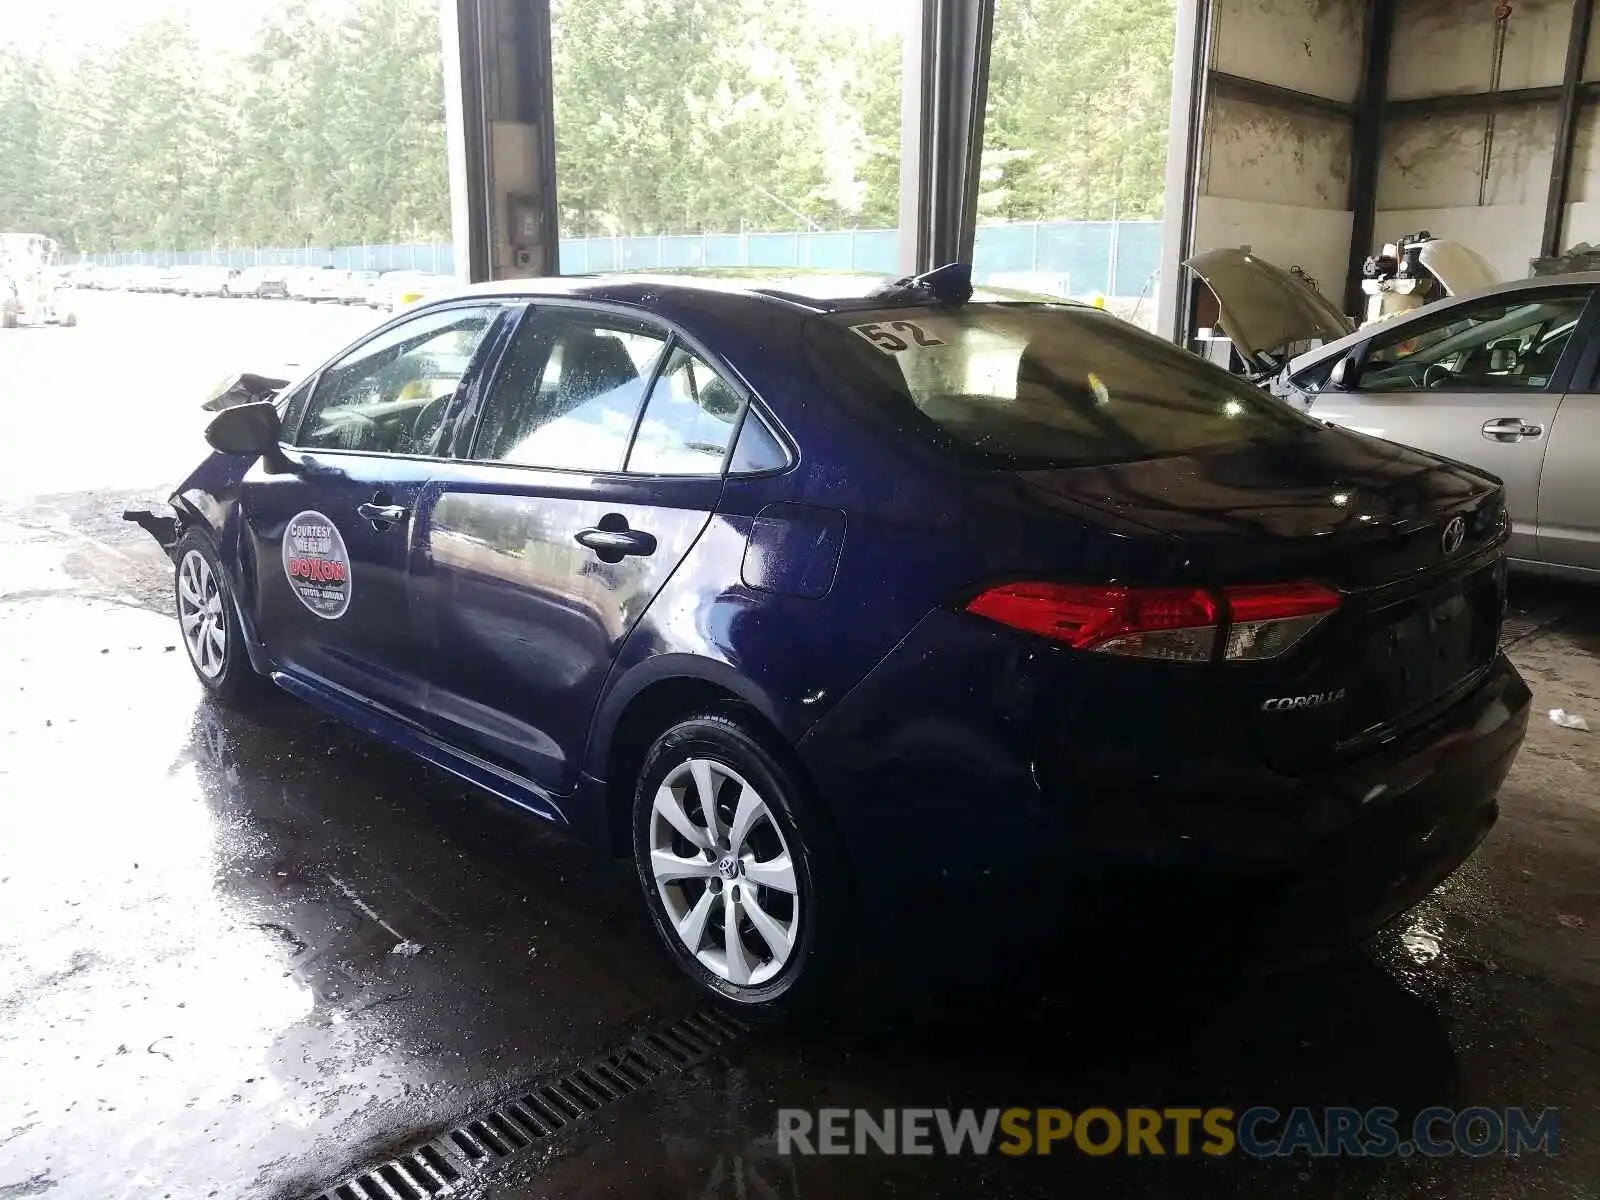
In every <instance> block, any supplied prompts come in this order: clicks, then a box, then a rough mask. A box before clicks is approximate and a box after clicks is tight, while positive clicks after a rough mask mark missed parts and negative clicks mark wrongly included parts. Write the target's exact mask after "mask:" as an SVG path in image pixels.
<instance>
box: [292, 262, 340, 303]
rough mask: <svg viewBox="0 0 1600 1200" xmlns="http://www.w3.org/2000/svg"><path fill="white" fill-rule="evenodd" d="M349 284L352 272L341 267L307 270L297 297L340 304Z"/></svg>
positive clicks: (313, 301) (316, 301)
mask: <svg viewBox="0 0 1600 1200" xmlns="http://www.w3.org/2000/svg"><path fill="white" fill-rule="evenodd" d="M349 284H350V272H349V271H346V270H344V269H343V268H341V267H324V268H322V269H320V270H316V271H307V272H306V274H305V281H304V285H303V287H302V289H301V291H300V294H299V295H298V297H297V299H301V300H309V301H310V302H311V303H313V304H321V303H331V304H338V303H340V302H341V301H342V300H343V297H344V292H345V289H346V288H347V287H348V286H349Z"/></svg>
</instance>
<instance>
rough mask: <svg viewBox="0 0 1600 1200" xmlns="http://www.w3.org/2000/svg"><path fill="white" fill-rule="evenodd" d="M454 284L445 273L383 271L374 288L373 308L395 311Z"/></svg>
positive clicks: (436, 293) (447, 288) (445, 289)
mask: <svg viewBox="0 0 1600 1200" xmlns="http://www.w3.org/2000/svg"><path fill="white" fill-rule="evenodd" d="M454 286H455V280H453V279H451V278H450V277H449V276H447V275H434V274H432V273H431V272H428V271H409V270H407V271H385V272H384V273H383V275H382V276H381V277H380V278H379V280H378V283H377V285H376V287H375V289H374V296H375V298H376V303H374V304H373V305H372V307H374V308H380V309H383V310H384V311H386V312H395V311H396V310H398V309H401V308H404V307H406V306H407V305H408V304H415V303H417V302H418V301H419V300H422V299H423V298H425V297H427V296H435V295H438V294H439V293H441V292H444V291H447V290H449V289H450V288H452V287H454Z"/></svg>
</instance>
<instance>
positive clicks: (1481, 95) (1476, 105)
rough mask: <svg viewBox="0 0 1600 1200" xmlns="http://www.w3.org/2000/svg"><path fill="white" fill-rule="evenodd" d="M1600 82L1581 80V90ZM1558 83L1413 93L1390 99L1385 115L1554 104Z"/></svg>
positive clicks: (1558, 93)
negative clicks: (1550, 85) (1438, 93)
mask: <svg viewBox="0 0 1600 1200" xmlns="http://www.w3.org/2000/svg"><path fill="white" fill-rule="evenodd" d="M1597 88H1600V85H1597V84H1592V83H1590V84H1582V85H1580V86H1579V88H1578V91H1579V92H1580V94H1593V93H1594V92H1595V91H1596V90H1597ZM1563 91H1564V89H1563V88H1560V87H1530V88H1502V89H1501V90H1500V91H1497V92H1456V93H1453V94H1450V95H1444V96H1415V97H1412V98H1410V99H1407V100H1390V101H1388V102H1387V103H1385V104H1384V106H1383V115H1384V118H1385V119H1386V120H1387V119H1390V118H1397V117H1428V116H1432V115H1433V114H1434V113H1451V112H1466V111H1472V110H1474V109H1486V108H1510V107H1513V106H1516V105H1525V104H1554V103H1557V102H1559V101H1560V99H1561V97H1562V94H1563Z"/></svg>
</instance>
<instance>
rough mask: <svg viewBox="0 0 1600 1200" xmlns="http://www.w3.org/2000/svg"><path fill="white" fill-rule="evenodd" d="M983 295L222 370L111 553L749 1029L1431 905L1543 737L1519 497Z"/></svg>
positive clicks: (721, 308) (749, 284)
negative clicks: (554, 867) (191, 456)
mask: <svg viewBox="0 0 1600 1200" xmlns="http://www.w3.org/2000/svg"><path fill="white" fill-rule="evenodd" d="M968 278H969V276H968V273H967V272H966V271H965V269H964V268H961V267H952V268H945V269H942V270H941V271H938V272H933V273H931V274H930V275H928V276H923V277H919V278H917V279H913V280H901V281H899V282H897V283H886V282H885V281H881V280H868V281H866V282H865V283H863V282H859V281H857V280H854V279H848V278H847V279H843V280H840V279H821V278H817V279H809V278H806V277H793V278H787V279H778V278H774V279H770V280H765V281H756V280H751V279H748V278H746V279H741V280H738V281H729V280H725V279H724V280H719V279H715V278H709V277H699V276H694V275H689V276H675V277H659V278H587V279H565V280H537V281H535V280H526V281H512V282H505V283H500V284H495V285H486V286H481V287H478V288H475V289H472V290H470V291H468V292H466V293H464V294H460V295H457V296H454V297H452V298H448V299H439V300H436V301H432V302H429V303H426V304H422V305H419V306H417V307H415V308H412V309H409V310H407V311H405V312H403V313H401V314H400V315H397V316H396V317H395V318H394V319H393V320H391V321H389V322H388V323H387V324H386V325H384V326H382V327H381V328H379V329H378V330H376V331H375V332H373V333H371V334H369V335H368V336H366V337H365V338H363V339H362V340H361V341H360V342H358V343H357V344H355V345H354V346H352V347H351V348H349V349H348V350H346V351H345V352H343V353H341V354H340V355H339V356H337V357H336V358H334V359H333V360H332V361H331V362H328V363H327V364H325V365H323V366H322V367H320V368H318V369H317V370H316V371H315V372H314V373H313V374H312V375H311V376H310V377H309V378H307V379H305V380H303V381H301V382H299V383H298V384H295V385H294V386H288V385H286V384H280V383H278V382H277V381H269V380H261V379H258V378H254V377H246V378H245V379H244V380H243V381H241V383H240V384H239V385H238V386H237V387H236V388H234V389H233V391H232V392H230V394H229V395H228V396H226V397H224V398H223V400H222V401H221V403H223V404H225V405H228V406H227V407H224V409H223V411H222V412H220V413H219V414H218V416H217V417H216V418H215V419H214V420H213V423H212V425H211V427H210V429H209V430H208V433H207V438H208V440H209V441H210V443H211V445H212V446H213V447H214V448H215V450H216V452H215V453H214V454H212V455H211V456H210V457H209V458H208V459H207V460H206V461H205V462H203V463H202V464H201V465H200V467H199V468H198V469H197V470H196V471H195V472H194V474H193V475H191V476H190V477H189V478H188V479H187V480H186V481H185V482H184V483H183V484H182V485H181V487H180V488H179V489H178V490H177V492H176V493H175V494H174V495H173V497H172V500H171V503H172V506H173V508H174V510H175V515H173V516H163V517H156V516H154V515H152V514H140V515H138V519H141V520H142V521H143V522H144V523H146V524H147V526H148V527H150V528H152V530H153V531H155V532H156V533H157V535H158V536H159V537H160V538H161V540H162V541H163V542H164V544H166V545H167V547H168V549H169V551H170V552H171V554H172V557H173V560H174V562H175V564H176V568H177V569H176V598H177V607H178V616H179V621H180V623H181V625H182V631H183V638H184V644H185V645H186V646H187V648H188V651H189V657H190V659H191V661H192V663H193V665H194V669H195V671H196V673H197V674H198V675H199V677H200V680H201V682H202V683H203V684H204V685H205V687H206V688H207V689H209V690H210V691H211V692H212V693H214V694H216V695H217V696H218V697H219V698H221V699H223V700H229V701H232V700H236V699H242V698H244V697H245V695H246V694H247V693H248V692H250V691H252V690H254V689H257V688H259V687H261V686H262V685H263V684H264V682H265V681H267V680H270V681H271V682H272V683H273V684H276V685H277V686H278V687H280V688H282V689H284V690H286V691H288V692H291V693H293V694H294V695H296V696H299V697H302V698H303V699H305V700H307V701H309V702H310V703H312V704H314V705H316V706H318V707H319V708H322V709H325V710H327V711H328V712H331V713H334V714H337V715H338V716H340V717H342V718H344V719H346V720H348V721H349V722H350V723H352V724H354V725H357V726H359V727H361V728H363V729H365V730H368V731H370V732H372V733H374V734H376V735H378V736H379V737H382V738H385V739H387V740H389V741H391V742H393V743H395V744H396V745H398V746H401V747H403V748H404V749H406V750H408V751H410V752H412V753H414V754H416V755H418V756H420V757H422V758H424V759H427V760H428V761H430V762H432V763H435V764H437V765H439V766H441V767H443V768H445V769H447V770H449V771H452V772H454V773H455V774H457V775H459V776H461V777H463V778H465V779H468V780H470V781H472V782H474V783H476V784H478V785H480V786H482V787H484V788H486V789H488V790H489V791H491V792H494V793H496V794H498V795H500V796H502V797H504V798H506V799H507V800H510V801H512V802H514V803H516V804H518V805H521V806H523V807H524V808H526V809H528V810H530V811H532V812H534V813H537V814H538V815H540V816H543V817H545V818H547V819H548V820H550V821H552V822H555V823H556V824H558V825H562V826H567V827H569V828H570V829H572V830H573V831H574V832H576V833H577V834H579V835H580V836H582V837H583V838H585V839H587V840H589V841H590V842H592V843H594V844H595V845H597V846H599V847H603V848H605V849H606V850H609V851H615V852H619V853H631V855H632V856H633V858H634V860H635V862H636V864H637V868H638V874H639V879H640V883H641V885H642V889H643V893H644V896H645V899H646V902H647V904H648V906H649V910H650V912H651V914H652V916H653V918H654V921H655V924H656V927H657V929H658V930H659V932H660V934H661V938H662V941H663V942H664V943H665V944H666V946H667V948H668V950H669V951H670V952H671V953H672V954H673V956H674V957H675V958H676V959H677V961H678V962H679V963H680V965H681V966H682V967H683V969H684V970H685V971H686V972H687V973H688V974H689V975H690V976H691V977H692V978H693V979H694V980H695V981H696V982H697V983H698V984H700V985H701V986H702V987H703V988H704V989H706V990H707V991H708V992H710V993H712V994H714V995H715V996H717V997H720V998H722V999H723V1000H725V1001H728V1002H733V1003H736V1004H738V1005H740V1006H743V1007H744V1009H745V1010H746V1011H749V1012H752V1013H762V1014H771V1015H781V1014H784V1013H787V1012H789V1011H792V1010H793V1009H795V1008H797V1007H798V1006H800V1005H803V1004H806V1003H808V1002H810V1001H812V1000H814V999H815V998H817V996H818V995H819V993H820V992H821V991H822V990H823V989H824V987H825V985H826V984H827V983H828V981H829V980H831V979H833V978H835V977H836V976H837V974H838V972H839V971H840V970H841V969H842V968H843V967H844V966H845V964H846V963H847V962H849V961H850V959H851V957H852V952H853V951H854V952H855V953H856V954H857V955H858V956H859V954H860V952H861V951H862V950H863V948H864V947H865V948H866V949H867V950H868V953H870V954H873V955H878V954H880V953H881V951H880V950H878V949H873V948H872V947H873V942H872V941H871V940H870V937H869V933H868V931H870V930H871V929H872V928H873V927H874V926H875V925H876V924H878V923H880V922H882V923H885V924H886V925H887V926H888V927H890V928H892V927H893V926H894V922H896V921H900V922H903V923H902V925H901V926H900V928H902V929H908V928H919V929H920V930H921V931H922V932H923V933H931V934H932V935H933V936H932V938H931V941H932V942H933V943H934V944H935V946H937V943H938V940H939V935H940V933H941V931H942V930H944V929H945V928H946V926H945V925H944V924H943V923H942V922H943V918H942V917H941V916H940V915H938V914H940V913H941V912H952V913H954V912H962V913H967V914H969V915H970V914H973V913H979V914H981V913H984V912H988V913H992V914H993V921H994V922H995V924H997V925H998V924H1002V923H1008V922H1010V921H1011V919H1012V918H1013V917H1020V916H1024V915H1038V914H1040V913H1043V912H1045V911H1047V910H1048V911H1050V912H1052V913H1059V914H1061V915H1062V917H1063V918H1064V919H1066V920H1067V921H1068V922H1069V923H1070V922H1071V921H1072V919H1073V918H1075V917H1077V916H1087V915H1089V914H1091V913H1092V914H1094V915H1095V916H1096V918H1097V919H1106V918H1107V917H1108V916H1109V919H1111V920H1113V921H1117V920H1122V919H1124V918H1123V917H1120V916H1117V915H1116V914H1119V913H1126V914H1127V916H1126V918H1125V919H1126V920H1127V921H1128V922H1130V924H1129V925H1128V926H1127V927H1126V928H1128V929H1130V930H1131V929H1133V928H1135V927H1136V926H1137V924H1138V922H1139V921H1140V920H1142V919H1144V918H1147V917H1149V916H1150V915H1151V913H1152V912H1154V914H1155V916H1156V919H1157V921H1158V922H1162V923H1164V924H1165V926H1166V928H1167V931H1168V932H1172V930H1173V928H1174V926H1173V922H1177V923H1178V926H1181V927H1184V928H1188V927H1189V926H1188V925H1187V924H1186V922H1187V921H1189V920H1191V918H1189V917H1187V916H1186V915H1185V909H1184V907H1183V906H1185V905H1189V904H1193V903H1194V899H1193V898H1194V897H1195V896H1197V895H1199V894H1201V890H1202V889H1204V894H1205V895H1206V896H1207V897H1209V899H1208V901H1207V903H1208V904H1209V905H1210V906H1211V907H1209V908H1208V909H1207V910H1206V920H1205V922H1204V923H1203V927H1202V926H1200V925H1195V926H1194V927H1193V928H1191V929H1190V935H1191V936H1190V937H1189V939H1188V940H1190V941H1194V940H1195V939H1197V938H1199V939H1204V938H1208V937H1209V938H1212V939H1214V941H1215V944H1216V945H1217V947H1218V949H1219V950H1220V949H1222V948H1224V947H1227V948H1230V949H1232V948H1237V947H1243V946H1247V945H1248V946H1256V947H1262V948H1264V949H1266V950H1269V951H1270V950H1271V949H1272V948H1273V947H1279V948H1284V949H1293V950H1298V949H1300V948H1301V943H1302V942H1303V941H1304V939H1305V938H1306V936H1307V933H1308V931H1310V932H1312V933H1314V934H1316V935H1317V939H1318V940H1319V941H1327V942H1329V943H1333V942H1337V941H1341V940H1346V939H1349V938H1354V937H1359V936H1362V935H1364V934H1365V933H1367V932H1369V931H1371V930H1372V929H1373V928H1375V927H1377V926H1378V925H1379V924H1380V923H1382V922H1383V921H1385V920H1387V919H1389V918H1391V917H1393V916H1394V915H1396V914H1397V913H1399V912H1402V911H1404V910H1405V909H1407V908H1409V907H1410V906H1411V905H1413V904H1414V903H1416V901H1417V900H1418V899H1420V898H1421V896H1423V895H1424V894H1425V893H1426V892H1427V891H1428V890H1429V889H1430V888H1431V887H1433V886H1434V885H1435V884H1436V883H1437V882H1439V881H1440V880H1441V879H1443V878H1444V877H1445V876H1446V875H1448V874H1449V873H1450V872H1451V871H1453V870H1454V869H1455V867H1456V866H1457V865H1459V864H1460V863H1461V861H1462V860H1463V859H1464V858H1465V857H1466V856H1467V855H1468V854H1469V853H1471V851H1472V850H1473V848H1474V847H1475V846H1476V845H1477V844H1478V842H1479V841H1480V840H1481V839H1482V838H1483V836H1484V835H1485V833H1486V832H1487V831H1488V829H1489V827H1490V825H1491V824H1492V823H1493V821H1494V818H1495V815H1496V802H1495V795H1496V792H1497V791H1498V789H1499V787H1500V784H1501V781H1502V780H1503V779H1504V777H1505V775H1506V772H1507V771H1508V770H1509V768H1510V766H1511V762H1512V759H1513V758H1514V756H1515V754H1516V752H1517V748H1518V746H1519V745H1520V743H1521V741H1522V737H1523V733H1524V729H1525V727H1526V722H1527V716H1528V707H1529V693H1528V691H1527V689H1526V688H1525V686H1524V685H1523V683H1522V681H1521V680H1520V679H1519V678H1518V676H1517V673H1516V671H1515V670H1514V669H1513V668H1512V667H1511V665H1510V664H1509V663H1508V662H1507V660H1506V659H1505V658H1504V657H1503V656H1502V655H1501V654H1500V653H1499V650H1498V639H1499V632H1500V622H1501V614H1502V610H1503V604H1504V589H1505V572H1504V565H1503V557H1502V556H1503V549H1504V545H1505V542H1506V538H1507V525H1506V517H1505V509H1504V505H1503V502H1502V495H1501V488H1500V486H1499V483H1498V482H1497V481H1496V480H1495V479H1493V478H1492V477H1490V476H1488V475H1485V474H1483V473H1481V472H1479V471H1476V470H1473V469H1472V468H1470V467H1466V466H1463V465H1461V464H1458V463H1453V462H1448V461H1444V460H1441V459H1439V458H1436V457H1433V456H1431V455H1428V454H1425V453H1422V452H1419V451H1415V450H1409V449H1405V448H1403V447H1400V446H1397V445H1394V444H1391V443H1388V442H1383V441H1379V440H1376V439H1374V438H1370V437H1365V436H1362V435H1359V434H1357V433H1353V432H1349V431H1345V430H1339V429H1333V428H1329V427H1326V426H1324V425H1322V424H1321V423H1319V422H1316V421H1314V420H1311V419H1309V418H1308V417H1306V416H1304V415H1302V414H1300V413H1298V412H1295V411H1292V410H1291V409H1290V408H1288V407H1286V406H1283V405H1281V404H1279V403H1278V402H1277V401H1275V400H1273V399H1272V398H1271V397H1269V396H1267V395H1265V394H1263V393H1261V392H1258V391H1257V390H1255V389H1253V388H1251V387H1250V386H1248V385H1247V384H1244V383H1241V382H1239V381H1237V380H1235V379H1234V378H1233V377H1231V376H1229V375H1228V374H1226V373H1224V372H1223V371H1220V370H1217V369H1215V368H1213V367H1211V366H1209V365H1207V364H1205V363H1202V362H1200V361H1199V360H1197V359H1195V358H1193V357H1191V356H1189V355H1188V354H1186V353H1183V352H1181V351H1180V350H1178V349H1176V348H1174V347H1173V346H1171V345H1169V344H1167V343H1165V342H1162V341H1160V340H1158V339H1156V338H1154V337H1151V336H1149V335H1147V334H1145V333H1142V332H1140V331H1139V330H1137V329H1135V328H1134V327H1132V326H1131V325H1129V324H1126V323H1124V322H1122V321H1120V320H1118V319H1116V318H1114V317H1112V316H1110V315H1108V314H1106V313H1104V312H1101V311H1097V310H1095V309H1093V308H1087V307H1082V306H1078V305H1073V304H1068V303H1060V302H1047V301H1043V300H1035V299H1031V298H1030V299H1019V298H1017V297H1015V296H1000V295H984V294H981V293H980V294H977V295H974V294H973V293H972V289H971V287H970V285H969V284H968V282H967V280H968ZM263 397H266V398H263ZM235 402H237V403H235ZM1157 897H1162V898H1165V899H1162V900H1161V901H1160V902H1159V903H1157V902H1156V901H1155V898H1157ZM1174 898H1175V899H1174ZM1172 903H1176V904H1177V905H1178V906H1179V907H1178V908H1176V909H1174V908H1173V907H1171V904H1172ZM986 905H987V906H988V907H987V908H986V907H985V906H986ZM941 906H948V907H941ZM1141 911H1142V912H1143V917H1141V916H1140V915H1139V914H1140V913H1141ZM891 913H894V914H898V915H896V916H890V915H889V914H891ZM908 913H909V914H910V915H909V916H907V914H908ZM1307 914H1315V916H1314V917H1308V916H1307ZM904 922H909V924H905V923H904ZM1308 922H1309V923H1308ZM952 928H953V927H952ZM895 944H896V945H897V946H899V945H901V944H903V943H900V942H897V943H895ZM908 969H909V970H910V971H911V972H912V977H913V978H914V977H915V973H916V966H915V961H914V960H911V961H910V963H909V966H908Z"/></svg>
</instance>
